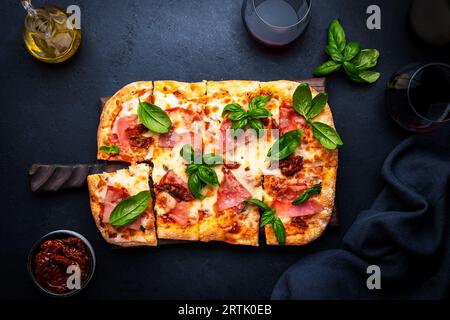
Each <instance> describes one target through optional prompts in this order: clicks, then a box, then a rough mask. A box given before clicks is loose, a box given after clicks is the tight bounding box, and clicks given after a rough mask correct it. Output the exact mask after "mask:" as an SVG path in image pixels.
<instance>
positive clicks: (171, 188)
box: [155, 170, 194, 201]
mask: <svg viewBox="0 0 450 320" xmlns="http://www.w3.org/2000/svg"><path fill="white" fill-rule="evenodd" d="M155 189H156V190H157V191H159V192H163V191H165V192H167V193H169V194H170V195H171V196H172V197H174V198H175V199H177V200H178V201H191V200H194V196H193V195H192V194H191V192H190V191H189V188H188V185H187V182H186V181H184V180H183V179H181V178H180V177H179V176H178V175H177V174H176V173H175V172H174V171H173V170H169V171H167V172H166V174H165V175H164V176H163V177H162V178H161V180H160V181H159V183H158V184H157V185H156V186H155Z"/></svg>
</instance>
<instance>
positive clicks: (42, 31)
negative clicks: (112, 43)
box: [22, 0, 81, 63]
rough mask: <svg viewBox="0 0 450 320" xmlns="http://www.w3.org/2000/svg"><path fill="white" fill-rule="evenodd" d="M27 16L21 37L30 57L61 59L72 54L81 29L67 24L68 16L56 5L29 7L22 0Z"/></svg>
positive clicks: (24, 0)
mask: <svg viewBox="0 0 450 320" xmlns="http://www.w3.org/2000/svg"><path fill="white" fill-rule="evenodd" d="M22 4H23V6H24V8H25V9H26V10H27V12H28V15H27V16H26V18H25V29H24V31H23V39H24V41H25V46H26V48H27V50H28V51H29V52H30V53H31V55H32V56H34V57H35V58H37V59H38V60H40V61H43V62H46V63H58V62H63V61H66V60H67V59H69V58H70V57H72V56H73V55H74V54H75V52H76V51H77V50H78V47H79V46H80V42H81V31H80V29H76V28H75V27H73V26H72V25H71V24H70V23H68V18H69V16H68V15H67V13H66V12H64V11H63V10H62V9H60V8H57V7H45V8H33V7H32V5H31V1H29V0H28V1H27V0H22Z"/></svg>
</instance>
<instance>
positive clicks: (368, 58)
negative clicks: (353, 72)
mask: <svg viewBox="0 0 450 320" xmlns="http://www.w3.org/2000/svg"><path fill="white" fill-rule="evenodd" d="M379 56H380V52H378V50H377V49H363V50H361V51H360V52H359V53H358V55H357V56H356V57H355V58H353V59H352V60H351V63H352V64H353V65H354V66H355V68H356V69H358V70H366V69H369V68H372V67H375V66H376V64H377V62H378V57H379Z"/></svg>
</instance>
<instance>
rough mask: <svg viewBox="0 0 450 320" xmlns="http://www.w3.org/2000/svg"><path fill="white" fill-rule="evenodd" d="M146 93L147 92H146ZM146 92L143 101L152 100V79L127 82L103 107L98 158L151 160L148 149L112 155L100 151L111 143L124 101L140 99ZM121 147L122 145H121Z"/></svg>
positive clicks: (134, 161) (99, 127) (131, 160)
mask: <svg viewBox="0 0 450 320" xmlns="http://www.w3.org/2000/svg"><path fill="white" fill-rule="evenodd" d="M145 93H146V94H145ZM143 94H145V99H142V100H141V101H149V102H151V101H152V94H153V83H152V81H136V82H132V83H130V84H127V85H126V86H124V87H123V88H121V89H120V90H119V91H117V92H116V93H115V94H114V95H113V96H112V97H111V98H109V100H108V101H107V102H106V104H105V106H104V107H103V110H102V113H101V116H100V123H99V126H98V130H97V144H98V145H97V159H99V160H109V161H125V162H130V163H136V162H142V161H145V160H149V158H148V156H147V150H132V152H126V153H123V151H122V150H121V153H120V154H117V155H112V154H108V153H105V152H101V151H100V147H101V146H108V145H111V143H110V140H109V139H110V135H111V133H112V129H113V126H114V122H115V120H116V117H117V116H118V115H119V114H120V112H121V110H122V107H123V103H126V102H127V101H130V100H132V99H138V100H140V98H141V97H142V96H143ZM119 147H120V146H119Z"/></svg>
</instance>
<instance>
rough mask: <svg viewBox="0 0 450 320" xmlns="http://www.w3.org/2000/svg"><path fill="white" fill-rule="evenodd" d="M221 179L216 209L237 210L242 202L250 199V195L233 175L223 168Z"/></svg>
mask: <svg viewBox="0 0 450 320" xmlns="http://www.w3.org/2000/svg"><path fill="white" fill-rule="evenodd" d="M222 170H223V173H224V176H223V179H222V182H221V183H220V186H219V190H218V191H217V209H218V210H219V211H224V210H226V209H230V208H239V207H240V206H241V205H242V204H243V202H244V200H246V199H248V198H250V197H251V193H250V192H249V191H248V190H247V189H246V188H245V187H244V186H243V185H242V184H241V183H240V182H239V181H238V180H237V179H236V177H235V176H234V175H233V173H232V172H231V171H230V170H228V169H226V168H223V169H222Z"/></svg>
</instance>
